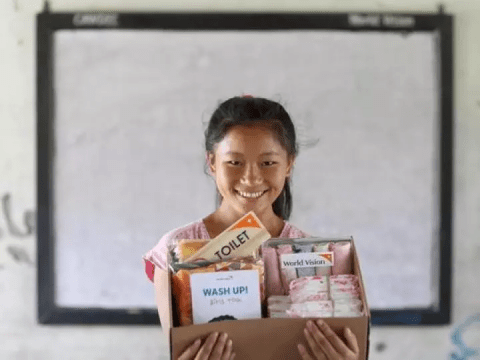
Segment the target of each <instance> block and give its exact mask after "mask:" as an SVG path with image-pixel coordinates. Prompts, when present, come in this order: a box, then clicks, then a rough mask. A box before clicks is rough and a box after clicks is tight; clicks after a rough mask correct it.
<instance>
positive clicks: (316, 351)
mask: <svg viewBox="0 0 480 360" xmlns="http://www.w3.org/2000/svg"><path fill="white" fill-rule="evenodd" d="M308 327H309V326H308V323H307V329H303V331H304V333H305V338H306V339H307V342H308V346H309V347H310V350H311V351H312V353H313V356H315V357H316V358H317V360H319V359H326V358H327V356H326V355H325V353H324V351H323V349H322V348H321V346H320V344H318V343H317V342H316V341H315V339H314V337H313V334H312V333H311V331H310V330H309V329H308Z"/></svg>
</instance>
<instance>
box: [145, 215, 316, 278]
mask: <svg viewBox="0 0 480 360" xmlns="http://www.w3.org/2000/svg"><path fill="white" fill-rule="evenodd" d="M308 236H309V235H307V234H306V233H304V232H303V231H301V230H299V229H298V228H296V227H295V226H293V225H292V224H290V223H288V222H286V221H285V225H284V227H283V230H282V233H281V234H280V236H279V237H280V238H304V237H308ZM181 239H210V235H209V234H208V231H207V228H206V227H205V224H204V222H203V220H198V221H195V222H193V223H190V224H187V225H185V226H182V227H180V228H177V229H174V230H172V231H170V232H168V233H166V234H165V235H164V236H162V238H161V239H160V241H159V242H158V244H157V245H156V246H155V247H154V248H152V249H151V250H150V251H149V252H147V253H146V254H145V255H144V256H143V260H144V263H145V272H146V273H147V276H148V278H149V279H150V281H152V282H153V275H154V272H155V266H157V267H159V268H160V269H166V268H167V253H168V249H169V248H172V247H174V246H175V245H176V243H177V241H178V240H181Z"/></svg>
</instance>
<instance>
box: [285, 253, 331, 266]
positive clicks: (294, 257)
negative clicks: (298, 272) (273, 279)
mask: <svg viewBox="0 0 480 360" xmlns="http://www.w3.org/2000/svg"><path fill="white" fill-rule="evenodd" d="M280 262H281V266H282V268H304V267H312V266H332V265H333V252H332V251H327V252H313V253H299V254H283V255H281V256H280Z"/></svg>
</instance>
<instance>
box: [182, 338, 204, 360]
mask: <svg viewBox="0 0 480 360" xmlns="http://www.w3.org/2000/svg"><path fill="white" fill-rule="evenodd" d="M201 343H202V341H201V340H200V339H197V340H195V341H194V342H193V344H192V345H190V346H189V347H188V348H187V349H186V350H185V351H184V352H183V353H182V355H180V357H179V358H178V360H191V359H193V357H194V356H195V354H196V353H197V351H198V348H199V347H200V344H201Z"/></svg>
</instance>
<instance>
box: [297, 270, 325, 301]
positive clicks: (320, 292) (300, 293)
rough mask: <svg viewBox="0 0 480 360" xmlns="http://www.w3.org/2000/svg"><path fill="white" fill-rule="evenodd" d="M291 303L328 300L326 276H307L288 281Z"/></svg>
mask: <svg viewBox="0 0 480 360" xmlns="http://www.w3.org/2000/svg"><path fill="white" fill-rule="evenodd" d="M290 298H291V299H292V303H304V302H310V301H323V300H329V299H330V297H329V295H328V278H327V277H326V276H308V277H303V278H299V279H296V280H294V281H292V282H291V283H290Z"/></svg>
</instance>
